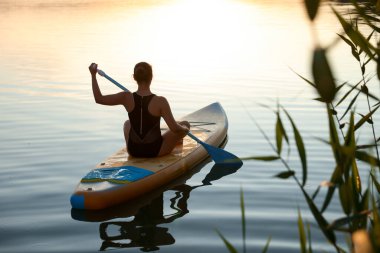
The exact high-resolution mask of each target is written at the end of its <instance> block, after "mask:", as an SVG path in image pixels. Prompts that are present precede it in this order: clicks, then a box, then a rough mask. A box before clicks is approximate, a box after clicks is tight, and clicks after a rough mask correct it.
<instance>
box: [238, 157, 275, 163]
mask: <svg viewBox="0 0 380 253" xmlns="http://www.w3.org/2000/svg"><path fill="white" fill-rule="evenodd" d="M278 159H280V157H279V156H250V157H244V158H242V160H259V161H265V162H268V161H275V160H278Z"/></svg>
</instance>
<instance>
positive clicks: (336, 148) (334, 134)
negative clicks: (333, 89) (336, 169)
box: [326, 104, 341, 164]
mask: <svg viewBox="0 0 380 253" xmlns="http://www.w3.org/2000/svg"><path fill="white" fill-rule="evenodd" d="M326 110H327V114H328V119H329V133H330V145H331V148H332V150H333V153H334V157H335V161H336V163H337V164H339V163H340V162H341V154H340V149H341V148H340V143H339V137H338V131H337V128H336V126H335V121H334V117H333V115H332V113H331V111H330V108H329V106H328V105H327V104H326Z"/></svg>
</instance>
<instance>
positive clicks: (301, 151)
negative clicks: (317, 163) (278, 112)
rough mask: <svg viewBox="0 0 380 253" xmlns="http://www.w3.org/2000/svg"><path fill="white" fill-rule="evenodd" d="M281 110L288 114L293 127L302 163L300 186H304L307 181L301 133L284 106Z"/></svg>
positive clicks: (304, 151)
mask: <svg viewBox="0 0 380 253" xmlns="http://www.w3.org/2000/svg"><path fill="white" fill-rule="evenodd" d="M283 110H284V112H285V114H286V115H287V116H288V119H289V121H290V123H291V124H292V127H293V132H294V138H295V141H296V145H297V149H298V154H299V157H300V159H301V163H302V186H304V185H305V184H306V181H307V160H306V150H305V146H304V144H303V140H302V137H301V134H300V132H299V131H298V129H297V126H296V124H295V123H294V121H293V119H292V117H291V116H290V114H289V113H288V112H287V111H286V110H285V108H283Z"/></svg>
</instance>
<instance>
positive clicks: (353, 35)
mask: <svg viewBox="0 0 380 253" xmlns="http://www.w3.org/2000/svg"><path fill="white" fill-rule="evenodd" d="M332 10H333V12H334V13H335V16H336V17H337V18H338V20H339V22H340V24H341V25H342V27H343V29H344V31H345V33H346V34H347V36H348V37H349V38H350V40H351V41H352V42H353V43H354V44H355V45H357V46H359V47H360V49H362V50H363V51H364V52H365V53H366V54H367V55H368V56H369V57H370V58H372V59H374V55H373V54H372V52H371V49H370V48H372V49H374V47H373V46H372V45H371V44H370V43H368V41H367V39H366V38H364V36H363V35H362V34H361V33H360V32H359V31H358V30H355V28H354V27H353V25H352V24H350V23H348V22H347V21H346V20H345V19H344V18H343V17H342V16H341V15H340V14H339V13H338V12H337V11H336V10H335V9H334V8H332Z"/></svg>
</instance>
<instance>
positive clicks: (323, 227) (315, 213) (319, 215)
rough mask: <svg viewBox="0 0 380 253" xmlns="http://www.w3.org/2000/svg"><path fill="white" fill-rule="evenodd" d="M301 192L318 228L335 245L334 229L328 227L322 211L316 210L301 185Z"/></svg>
mask: <svg viewBox="0 0 380 253" xmlns="http://www.w3.org/2000/svg"><path fill="white" fill-rule="evenodd" d="M301 190H302V193H303V194H304V196H305V199H306V202H307V204H308V206H309V209H310V211H311V213H312V214H313V216H314V218H315V220H316V221H317V223H318V226H319V228H320V229H321V230H322V232H323V234H324V235H325V236H326V238H327V239H328V240H329V241H330V242H331V243H332V244H333V245H334V246H335V247H337V246H336V237H335V233H334V231H332V230H330V229H329V224H328V223H327V221H326V219H325V218H324V217H323V215H322V213H321V212H320V211H319V210H318V208H317V207H316V205H315V204H314V202H313V200H312V199H311V198H310V197H309V195H308V194H307V193H306V191H305V190H304V189H303V187H301Z"/></svg>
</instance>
